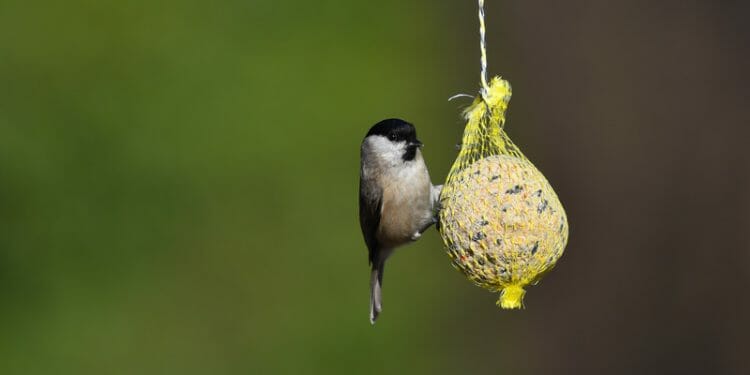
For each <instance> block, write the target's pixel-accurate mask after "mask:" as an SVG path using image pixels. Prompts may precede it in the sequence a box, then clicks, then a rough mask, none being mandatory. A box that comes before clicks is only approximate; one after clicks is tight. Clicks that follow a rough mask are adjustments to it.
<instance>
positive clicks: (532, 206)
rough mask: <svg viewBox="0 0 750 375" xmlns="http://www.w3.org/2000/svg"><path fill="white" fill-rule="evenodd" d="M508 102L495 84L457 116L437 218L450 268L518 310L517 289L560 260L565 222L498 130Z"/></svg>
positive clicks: (549, 192) (539, 178) (544, 185)
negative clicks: (456, 142) (459, 128)
mask: <svg viewBox="0 0 750 375" xmlns="http://www.w3.org/2000/svg"><path fill="white" fill-rule="evenodd" d="M510 96H511V87H510V84H509V83H508V82H507V81H505V80H503V79H501V78H499V77H495V78H494V79H492V81H491V82H490V84H489V85H488V87H486V89H485V90H483V91H482V94H481V95H479V96H477V97H476V98H475V99H474V101H473V103H472V104H471V105H470V106H469V107H468V108H467V109H466V110H465V111H464V117H465V118H466V120H467V123H466V127H465V129H464V133H463V138H462V142H461V149H460V151H459V154H458V156H457V157H456V160H455V162H454V163H453V166H452V167H451V170H450V172H449V174H448V178H447V180H446V182H445V185H444V186H443V190H442V193H441V195H440V204H441V210H440V215H439V217H440V234H441V236H442V239H443V241H444V242H445V245H446V248H447V253H448V256H449V257H450V258H451V260H452V263H453V265H454V266H455V267H456V268H457V269H458V270H460V271H461V272H463V274H464V275H466V277H467V278H468V279H469V280H471V281H472V282H474V283H475V284H476V285H479V286H481V287H483V288H486V289H488V290H490V291H493V292H500V298H499V300H498V301H497V304H498V306H500V307H501V308H503V309H518V308H522V307H523V297H524V294H525V293H526V292H525V290H524V287H526V286H527V285H529V284H532V285H533V284H536V283H537V282H538V281H539V279H540V278H541V277H542V276H543V275H544V274H545V273H546V272H547V271H549V270H550V269H552V267H554V266H555V263H556V262H557V260H558V259H559V258H560V256H561V255H562V253H563V249H564V248H565V245H566V244H567V241H568V221H567V217H566V215H565V210H564V209H563V206H562V204H561V203H560V200H559V199H558V198H557V195H556V194H555V191H554V190H553V189H552V186H550V184H549V182H547V179H546V178H545V177H544V175H542V173H541V172H539V170H538V169H537V168H536V167H535V166H534V165H533V164H532V163H531V162H530V161H529V160H528V159H527V158H526V157H525V156H524V155H523V153H522V152H521V150H520V149H519V148H518V147H517V146H516V145H515V144H514V143H513V142H512V141H511V139H510V138H509V137H508V135H507V134H506V133H505V131H504V130H503V127H504V125H505V111H506V110H507V108H508V102H509V100H510Z"/></svg>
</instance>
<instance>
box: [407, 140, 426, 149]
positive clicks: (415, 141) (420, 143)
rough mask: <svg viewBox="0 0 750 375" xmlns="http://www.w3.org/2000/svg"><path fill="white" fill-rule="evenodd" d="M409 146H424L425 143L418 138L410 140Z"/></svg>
mask: <svg viewBox="0 0 750 375" xmlns="http://www.w3.org/2000/svg"><path fill="white" fill-rule="evenodd" d="M409 146H411V147H419V148H422V147H424V143H422V142H420V141H419V140H418V139H416V140H414V141H413V142H409Z"/></svg>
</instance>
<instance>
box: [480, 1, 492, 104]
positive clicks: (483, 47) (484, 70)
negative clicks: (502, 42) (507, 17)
mask: <svg viewBox="0 0 750 375" xmlns="http://www.w3.org/2000/svg"><path fill="white" fill-rule="evenodd" d="M484 34H485V26H484V0H479V48H480V49H481V52H482V57H481V65H482V72H481V77H480V79H481V81H482V88H481V89H480V90H479V93H480V94H481V95H482V100H484V101H485V102H487V93H488V92H489V89H490V86H489V84H487V44H486V43H485V41H484Z"/></svg>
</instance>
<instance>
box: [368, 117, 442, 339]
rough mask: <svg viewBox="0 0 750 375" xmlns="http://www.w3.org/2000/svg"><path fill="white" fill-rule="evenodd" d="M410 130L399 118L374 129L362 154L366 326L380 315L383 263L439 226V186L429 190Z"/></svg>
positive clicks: (426, 174)
mask: <svg viewBox="0 0 750 375" xmlns="http://www.w3.org/2000/svg"><path fill="white" fill-rule="evenodd" d="M422 147H423V144H422V142H420V141H419V140H418V139H417V132H416V129H415V127H414V125H412V124H410V123H408V122H406V121H404V120H401V119H397V118H391V119H386V120H383V121H380V122H378V123H377V124H375V125H373V126H372V127H371V128H370V130H369V131H368V132H367V135H366V136H365V138H364V140H363V141H362V145H361V150H360V158H361V163H360V180H359V181H360V183H359V221H360V226H361V228H362V235H363V236H364V240H365V244H366V245H367V249H368V255H369V263H370V267H371V269H370V323H371V324H373V325H374V324H375V321H376V320H377V318H378V316H379V315H380V313H381V311H382V287H383V271H384V267H385V261H386V260H387V259H388V257H389V256H391V255H392V254H393V252H394V250H395V249H396V248H397V247H400V246H402V245H405V244H408V243H410V242H414V241H416V240H418V239H419V238H420V237H421V236H422V233H424V232H425V231H426V230H427V229H428V228H429V227H430V226H431V225H433V224H435V223H436V222H437V215H436V211H437V208H438V207H437V205H438V203H437V202H438V199H439V196H440V190H441V189H442V185H439V186H433V185H432V181H431V180H430V174H429V172H428V170H427V165H426V164H425V162H424V159H423V157H422V153H421V151H420V149H421V148H422Z"/></svg>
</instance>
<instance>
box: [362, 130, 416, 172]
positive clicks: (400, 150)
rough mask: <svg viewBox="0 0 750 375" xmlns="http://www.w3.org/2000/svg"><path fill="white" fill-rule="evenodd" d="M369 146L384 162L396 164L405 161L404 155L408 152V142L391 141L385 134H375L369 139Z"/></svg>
mask: <svg viewBox="0 0 750 375" xmlns="http://www.w3.org/2000/svg"><path fill="white" fill-rule="evenodd" d="M367 142H368V143H369V146H370V147H371V149H372V151H374V153H375V155H377V156H378V158H380V159H381V160H382V161H383V162H385V163H387V164H390V165H395V164H400V163H402V162H403V160H402V156H403V155H404V152H406V142H403V141H402V142H397V143H394V142H391V141H390V140H388V138H386V137H383V136H379V135H378V136H374V137H369V138H368V139H367Z"/></svg>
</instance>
